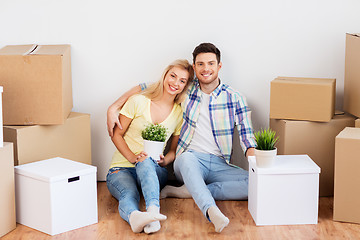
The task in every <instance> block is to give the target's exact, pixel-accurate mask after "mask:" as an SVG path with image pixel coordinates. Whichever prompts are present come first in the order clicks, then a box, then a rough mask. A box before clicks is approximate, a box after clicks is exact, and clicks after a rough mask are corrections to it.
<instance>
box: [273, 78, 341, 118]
mask: <svg viewBox="0 0 360 240" xmlns="http://www.w3.org/2000/svg"><path fill="white" fill-rule="evenodd" d="M270 84H271V86H270V118H274V119H292V120H308V121H317V122H329V121H330V120H331V119H332V117H333V116H334V112H335V91H336V80H335V79H328V78H293V77H278V78H276V79H274V80H273V81H271V83H270Z"/></svg>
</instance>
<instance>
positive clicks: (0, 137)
mask: <svg viewBox="0 0 360 240" xmlns="http://www.w3.org/2000/svg"><path fill="white" fill-rule="evenodd" d="M2 92H3V87H1V86H0V147H3V146H4V135H3V116H2Z"/></svg>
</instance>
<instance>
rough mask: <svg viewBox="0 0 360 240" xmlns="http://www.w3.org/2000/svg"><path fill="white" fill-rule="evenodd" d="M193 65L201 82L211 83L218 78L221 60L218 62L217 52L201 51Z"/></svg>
mask: <svg viewBox="0 0 360 240" xmlns="http://www.w3.org/2000/svg"><path fill="white" fill-rule="evenodd" d="M193 67H194V70H195V73H196V77H197V78H198V79H199V82H200V83H202V84H211V83H213V82H214V81H215V80H217V79H218V72H219V70H220V68H221V62H220V63H218V62H217V59H216V54H215V53H200V54H198V55H197V56H196V59H195V63H194V64H193Z"/></svg>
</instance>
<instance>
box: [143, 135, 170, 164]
mask: <svg viewBox="0 0 360 240" xmlns="http://www.w3.org/2000/svg"><path fill="white" fill-rule="evenodd" d="M164 145H165V142H157V141H149V140H144V152H146V153H147V154H148V156H150V157H152V158H153V159H154V160H156V161H159V160H160V154H162V153H163V151H164Z"/></svg>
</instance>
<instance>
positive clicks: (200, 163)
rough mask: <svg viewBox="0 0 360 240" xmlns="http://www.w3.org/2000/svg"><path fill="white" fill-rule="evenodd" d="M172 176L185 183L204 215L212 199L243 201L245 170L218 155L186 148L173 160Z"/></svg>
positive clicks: (246, 179)
mask: <svg viewBox="0 0 360 240" xmlns="http://www.w3.org/2000/svg"><path fill="white" fill-rule="evenodd" d="M174 172H175V176H176V178H177V179H178V180H179V181H181V182H183V183H185V186H186V188H187V189H188V190H189V192H190V194H191V196H192V197H193V199H194V200H195V202H196V204H197V205H198V207H199V208H200V210H201V211H202V213H203V214H204V216H205V217H207V215H206V212H207V210H208V208H209V207H211V206H213V205H215V200H246V199H247V197H248V183H249V173H248V171H246V170H244V169H242V168H236V167H232V166H230V165H228V164H227V163H226V162H225V160H224V159H223V158H221V157H218V156H215V155H212V154H208V153H200V152H196V151H192V150H189V151H187V152H184V153H182V154H181V155H180V156H179V157H178V158H177V159H176V160H175V162H174Z"/></svg>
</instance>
